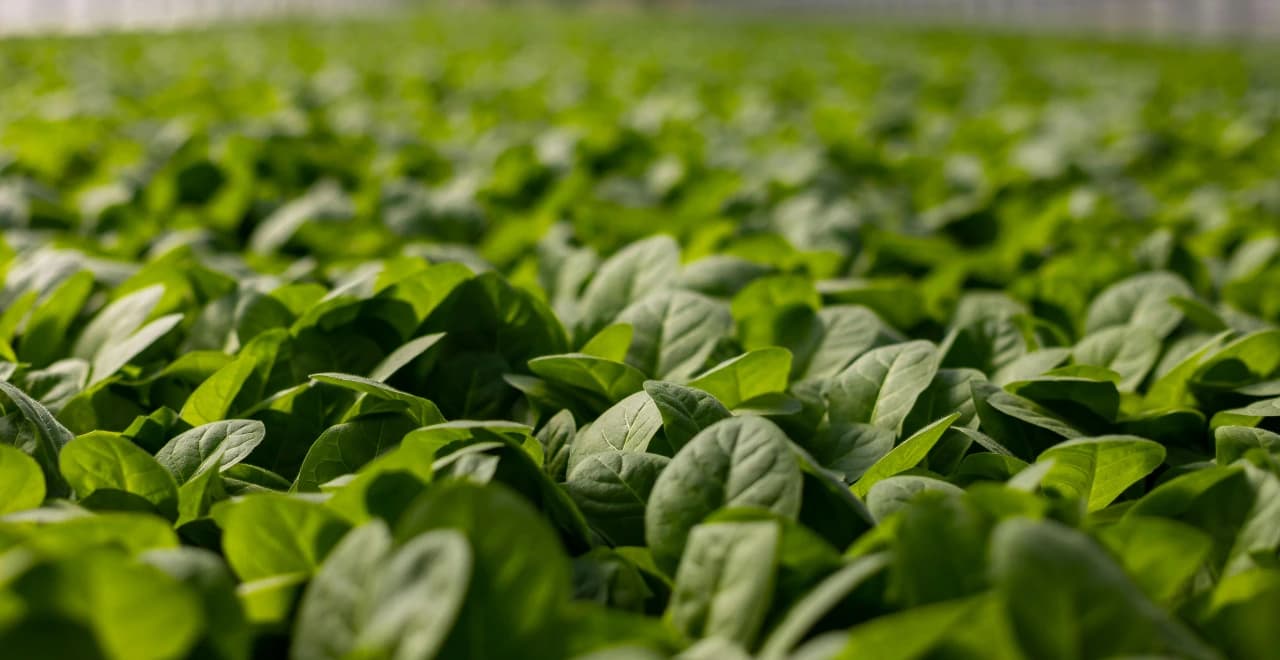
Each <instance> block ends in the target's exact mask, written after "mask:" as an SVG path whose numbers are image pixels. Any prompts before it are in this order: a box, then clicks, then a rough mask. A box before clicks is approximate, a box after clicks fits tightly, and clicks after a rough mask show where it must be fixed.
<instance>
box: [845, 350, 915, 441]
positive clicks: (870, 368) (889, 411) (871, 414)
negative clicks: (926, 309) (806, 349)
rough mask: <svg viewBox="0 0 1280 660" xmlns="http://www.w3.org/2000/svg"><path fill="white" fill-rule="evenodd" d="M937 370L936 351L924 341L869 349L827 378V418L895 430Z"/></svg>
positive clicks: (900, 426)
mask: <svg viewBox="0 0 1280 660" xmlns="http://www.w3.org/2000/svg"><path fill="white" fill-rule="evenodd" d="M937 370H938V351H937V349H936V348H935V347H934V345H933V344H931V343H929V342H927V341H910V342H905V343H901V344H893V345H890V346H883V347H881V348H877V349H873V350H871V351H870V352H868V353H866V354H864V355H863V356H862V357H860V358H858V359H857V360H856V361H854V363H853V364H851V365H849V366H848V367H847V368H846V369H845V370H844V371H842V372H840V373H839V374H837V375H836V376H834V377H833V378H832V379H831V381H830V383H829V385H828V387H827V391H826V397H827V401H828V402H829V404H830V408H829V413H830V415H831V419H832V420H833V421H839V422H861V423H864V424H874V425H876V426H880V427H883V428H886V429H889V430H890V431H893V432H894V433H897V432H898V431H899V430H900V429H901V428H902V424H903V421H905V420H906V418H907V414H908V413H910V412H911V408H912V406H914V405H915V402H916V398H917V397H919V396H920V393H921V392H924V391H925V389H926V388H927V387H928V386H929V383H930V382H931V381H932V380H933V376H934V374H935V373H936V372H937Z"/></svg>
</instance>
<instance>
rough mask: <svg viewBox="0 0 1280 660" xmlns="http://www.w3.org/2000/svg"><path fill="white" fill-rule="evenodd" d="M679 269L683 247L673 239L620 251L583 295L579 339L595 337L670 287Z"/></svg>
mask: <svg viewBox="0 0 1280 660" xmlns="http://www.w3.org/2000/svg"><path fill="white" fill-rule="evenodd" d="M679 270H680V246H679V245H677V244H676V242H675V240H674V239H672V238H671V237H670V236H654V237H652V238H648V239H645V240H642V241H637V242H635V243H632V244H630V245H628V246H627V247H625V248H623V249H621V250H619V251H618V253H617V254H615V255H613V256H612V257H610V258H609V259H607V260H606V261H605V262H604V263H603V264H601V265H600V267H599V269H597V270H596V274H595V276H594V277H592V278H591V281H590V282H589V283H588V284H587V288H586V289H585V290H584V291H583V292H582V299H581V301H580V304H579V308H578V313H579V319H578V334H579V336H591V335H594V334H595V333H596V332H598V331H600V329H601V328H604V327H605V326H606V325H609V324H610V323H612V322H613V321H614V319H616V318H617V317H618V314H619V313H620V312H622V310H624V309H626V307H627V306H628V305H630V304H631V303H633V302H635V301H637V300H640V299H641V298H643V297H644V296H647V295H649V294H651V293H654V292H657V291H661V290H664V289H666V288H668V287H670V286H671V284H672V283H673V282H674V281H675V277H676V275H677V274H678V273H679ZM627 322H628V323H633V324H634V321H627Z"/></svg>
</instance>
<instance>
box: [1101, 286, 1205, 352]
mask: <svg viewBox="0 0 1280 660" xmlns="http://www.w3.org/2000/svg"><path fill="white" fill-rule="evenodd" d="M1194 295H1195V292H1193V291H1192V290H1191V287H1189V286H1187V283H1186V282H1184V281H1183V280H1182V278H1180V277H1178V276H1177V275H1174V274H1173V273H1166V272H1151V273H1142V274H1139V275H1134V276H1133V277H1130V278H1128V279H1126V280H1123V281H1120V282H1117V283H1116V284H1113V285H1112V286H1110V287H1108V288H1107V289H1106V290H1104V291H1103V292H1102V293H1100V294H1098V296H1097V297H1096V298H1094V299H1093V302H1092V303H1090V305H1089V311H1088V314H1087V316H1086V317H1085V322H1084V328H1085V332H1086V333H1089V334H1092V333H1094V332H1097V331H1099V330H1102V329H1104V328H1110V327H1116V326H1121V327H1123V326H1137V327H1141V328H1145V329H1147V330H1150V331H1151V332H1152V333H1153V334H1155V336H1157V337H1160V338H1164V337H1166V336H1168V334H1169V333H1171V332H1173V330H1174V328H1176V327H1177V326H1178V324H1179V323H1181V322H1182V317H1183V314H1182V311H1181V310H1179V309H1178V307H1177V306H1176V305H1174V304H1173V303H1172V302H1170V299H1171V298H1174V297H1175V296H1183V297H1192V296H1194Z"/></svg>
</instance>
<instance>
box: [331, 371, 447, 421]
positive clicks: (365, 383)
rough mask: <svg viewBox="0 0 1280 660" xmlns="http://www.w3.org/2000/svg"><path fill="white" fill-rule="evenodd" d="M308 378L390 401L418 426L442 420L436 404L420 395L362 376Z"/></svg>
mask: <svg viewBox="0 0 1280 660" xmlns="http://www.w3.org/2000/svg"><path fill="white" fill-rule="evenodd" d="M310 378H311V380H313V381H315V382H317V383H324V384H325V385H332V386H334V387H340V388H342V389H346V390H350V391H352V392H359V393H360V394H362V395H364V396H365V397H370V398H373V399H377V400H379V401H386V402H390V403H391V404H392V406H393V409H394V408H398V409H401V410H404V411H405V412H406V413H408V414H409V416H410V417H412V418H413V419H414V421H416V422H417V423H418V425H419V426H430V425H432V424H440V423H443V422H444V416H443V415H441V414H440V409H439V408H436V404H434V403H432V402H430V401H428V400H427V399H424V398H422V397H420V396H414V395H412V394H409V393H408V392H401V391H400V390H397V389H396V388H394V387H391V386H390V385H385V384H383V383H380V382H378V381H376V380H372V379H369V378H364V377H363V376H354V375H352V374H338V373H327V374H312V375H311V376H310ZM359 405H360V404H359V402H357V404H356V405H355V406H352V409H353V410H354V409H357V408H358V407H359ZM362 412H367V411H362Z"/></svg>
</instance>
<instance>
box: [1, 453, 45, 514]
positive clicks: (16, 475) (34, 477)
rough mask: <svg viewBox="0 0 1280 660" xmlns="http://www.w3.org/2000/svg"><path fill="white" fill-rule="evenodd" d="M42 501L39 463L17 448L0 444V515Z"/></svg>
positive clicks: (31, 506)
mask: <svg viewBox="0 0 1280 660" xmlns="http://www.w3.org/2000/svg"><path fill="white" fill-rule="evenodd" d="M43 501H44V474H42V473H41V472H40V464H39V463H36V462H35V459H33V458H31V457H30V456H28V455H27V454H25V453H24V452H22V451H19V450H18V449H17V448H14V447H10V446H8V445H0V516H3V515H6V514H9V513H13V512H15V511H25V510H27V509H34V508H36V507H38V506H40V503H41V502H43Z"/></svg>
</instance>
